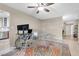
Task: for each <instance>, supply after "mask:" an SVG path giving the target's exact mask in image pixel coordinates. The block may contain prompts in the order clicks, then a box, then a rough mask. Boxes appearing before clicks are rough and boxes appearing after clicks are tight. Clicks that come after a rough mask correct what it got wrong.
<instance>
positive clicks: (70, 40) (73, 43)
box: [63, 37, 79, 56]
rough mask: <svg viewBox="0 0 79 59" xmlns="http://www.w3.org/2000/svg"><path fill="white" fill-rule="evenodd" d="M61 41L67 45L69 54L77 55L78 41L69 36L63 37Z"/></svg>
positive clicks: (78, 54)
mask: <svg viewBox="0 0 79 59" xmlns="http://www.w3.org/2000/svg"><path fill="white" fill-rule="evenodd" d="M78 40H79V39H78ZM63 43H66V44H68V45H69V49H70V52H71V56H79V41H75V40H74V38H71V37H65V38H64V39H63Z"/></svg>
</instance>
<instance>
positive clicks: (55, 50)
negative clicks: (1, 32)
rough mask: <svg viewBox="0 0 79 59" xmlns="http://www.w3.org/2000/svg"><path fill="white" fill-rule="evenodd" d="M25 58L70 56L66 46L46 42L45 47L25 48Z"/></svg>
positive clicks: (38, 45) (39, 45)
mask: <svg viewBox="0 0 79 59" xmlns="http://www.w3.org/2000/svg"><path fill="white" fill-rule="evenodd" d="M25 56H71V54H70V50H69V47H68V45H66V44H63V43H58V42H51V41H47V45H43V44H42V45H41V44H37V45H36V46H35V47H30V48H26V50H25Z"/></svg>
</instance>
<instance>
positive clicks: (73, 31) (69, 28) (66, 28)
mask: <svg viewBox="0 0 79 59" xmlns="http://www.w3.org/2000/svg"><path fill="white" fill-rule="evenodd" d="M62 36H63V39H65V38H71V39H73V40H76V41H78V24H77V22H74V23H66V22H65V23H64V25H63V30H62Z"/></svg>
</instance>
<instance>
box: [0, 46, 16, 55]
mask: <svg viewBox="0 0 79 59" xmlns="http://www.w3.org/2000/svg"><path fill="white" fill-rule="evenodd" d="M14 49H15V47H10V48H7V49H5V50H2V51H0V56H1V55H3V54H6V53H8V52H10V51H12V50H14Z"/></svg>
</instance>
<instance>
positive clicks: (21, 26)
mask: <svg viewBox="0 0 79 59" xmlns="http://www.w3.org/2000/svg"><path fill="white" fill-rule="evenodd" d="M28 29H29V24H23V25H17V30H28Z"/></svg>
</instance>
